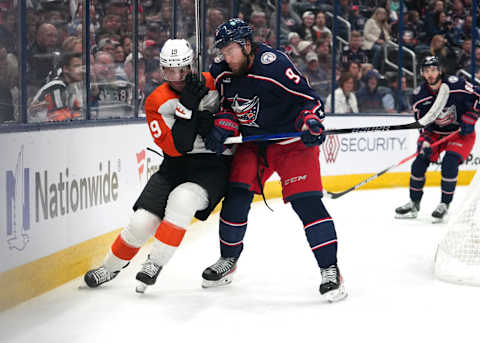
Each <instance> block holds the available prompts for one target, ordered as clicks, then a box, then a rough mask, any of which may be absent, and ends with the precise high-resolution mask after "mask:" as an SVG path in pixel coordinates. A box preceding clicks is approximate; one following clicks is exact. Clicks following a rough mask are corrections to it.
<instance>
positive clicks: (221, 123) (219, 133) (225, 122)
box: [205, 112, 240, 155]
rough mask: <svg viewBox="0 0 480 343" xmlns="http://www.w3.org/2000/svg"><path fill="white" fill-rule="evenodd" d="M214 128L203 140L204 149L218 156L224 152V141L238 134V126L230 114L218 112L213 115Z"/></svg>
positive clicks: (233, 116)
mask: <svg viewBox="0 0 480 343" xmlns="http://www.w3.org/2000/svg"><path fill="white" fill-rule="evenodd" d="M213 123H214V126H213V128H212V129H211V130H210V132H209V133H208V135H207V137H206V138H205V147H206V148H207V149H208V150H211V151H214V152H215V153H216V154H217V155H220V154H221V153H222V152H224V151H225V149H226V147H225V140H226V139H227V138H228V137H233V136H237V135H238V134H239V127H240V125H239V124H238V122H237V119H236V118H235V115H234V114H233V113H232V112H219V113H217V114H216V115H215V118H214V122H213Z"/></svg>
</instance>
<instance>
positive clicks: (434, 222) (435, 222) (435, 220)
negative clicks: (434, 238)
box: [432, 217, 445, 224]
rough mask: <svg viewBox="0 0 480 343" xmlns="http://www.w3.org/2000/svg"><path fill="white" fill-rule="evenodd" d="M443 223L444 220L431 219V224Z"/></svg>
mask: <svg viewBox="0 0 480 343" xmlns="http://www.w3.org/2000/svg"><path fill="white" fill-rule="evenodd" d="M444 221H445V218H435V217H432V224H440V223H443V222H444Z"/></svg>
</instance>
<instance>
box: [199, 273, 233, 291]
mask: <svg viewBox="0 0 480 343" xmlns="http://www.w3.org/2000/svg"><path fill="white" fill-rule="evenodd" d="M232 281H233V277H232V275H231V274H230V275H227V276H224V277H223V278H221V279H220V280H217V281H212V280H205V279H203V282H202V288H214V287H222V286H227V285H229V284H231V283H232Z"/></svg>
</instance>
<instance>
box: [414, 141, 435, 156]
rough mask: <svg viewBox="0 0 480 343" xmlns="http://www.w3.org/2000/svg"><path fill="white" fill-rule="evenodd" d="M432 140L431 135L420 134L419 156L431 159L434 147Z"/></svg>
mask: <svg viewBox="0 0 480 343" xmlns="http://www.w3.org/2000/svg"><path fill="white" fill-rule="evenodd" d="M431 143H432V142H431V140H430V138H429V137H426V136H420V138H419V140H418V143H417V151H418V157H420V158H423V159H424V160H427V161H428V160H430V156H432V152H433V149H432V147H431Z"/></svg>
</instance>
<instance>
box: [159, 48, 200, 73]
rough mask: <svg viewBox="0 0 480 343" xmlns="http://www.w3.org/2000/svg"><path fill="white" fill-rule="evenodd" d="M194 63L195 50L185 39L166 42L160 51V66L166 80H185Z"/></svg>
mask: <svg viewBox="0 0 480 343" xmlns="http://www.w3.org/2000/svg"><path fill="white" fill-rule="evenodd" d="M192 63H193V49H192V47H191V46H190V43H188V42H187V41H186V40H185V39H169V40H167V41H166V42H165V44H164V45H163V47H162V50H161V51H160V66H161V67H162V71H163V74H164V79H165V80H167V81H181V80H183V79H184V77H185V75H186V74H187V73H188V72H190V71H191V67H192ZM185 67H190V68H185Z"/></svg>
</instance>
